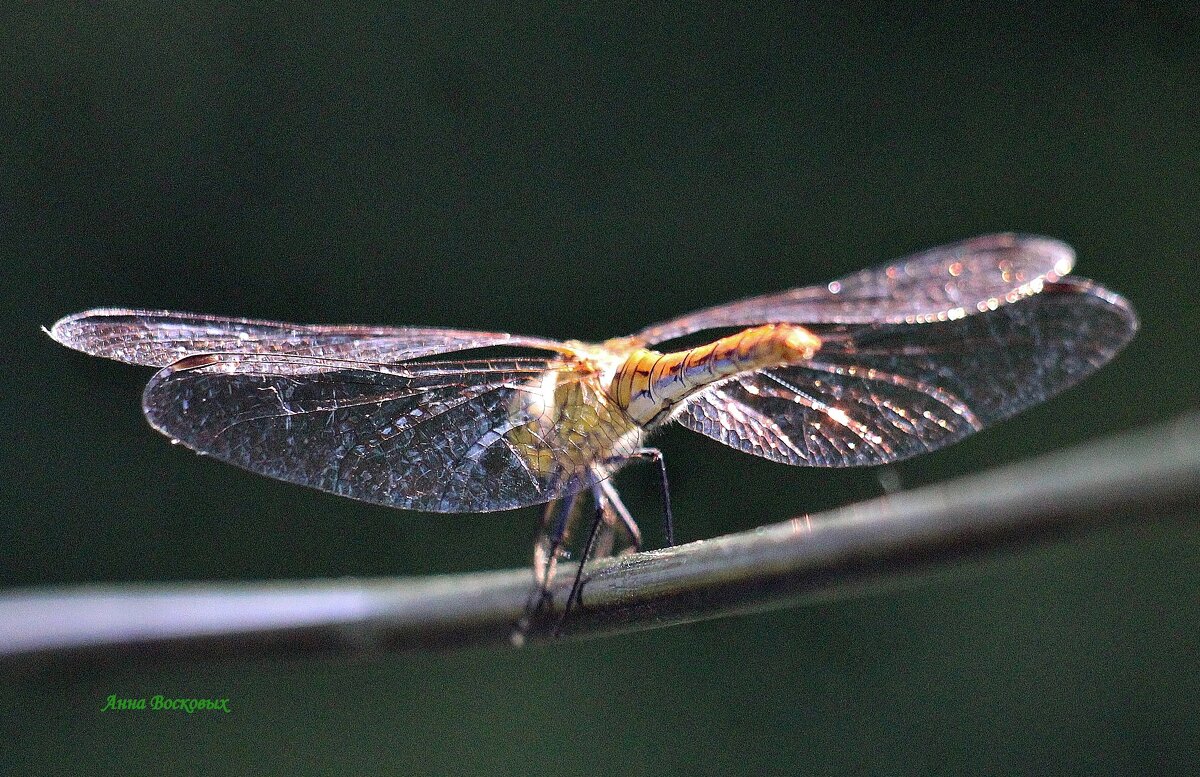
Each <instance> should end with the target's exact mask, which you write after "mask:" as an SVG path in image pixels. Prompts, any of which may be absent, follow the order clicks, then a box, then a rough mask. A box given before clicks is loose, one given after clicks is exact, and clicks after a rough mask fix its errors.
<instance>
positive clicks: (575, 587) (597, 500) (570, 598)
mask: <svg viewBox="0 0 1200 777" xmlns="http://www.w3.org/2000/svg"><path fill="white" fill-rule="evenodd" d="M592 502H593V504H594V505H595V506H596V515H595V517H594V518H592V527H591V529H589V530H588V536H587V542H585V543H584V545H583V551H582V552H581V553H580V554H579V568H578V569H577V570H575V579H574V580H573V581H572V582H571V592H570V593H569V594H567V603H566V604H565V605H563V611H562V615H560V616H558V623H557V624H555V626H554V636H555V637H558V636H559V635H560V634H562V627H563V624H564V623H566V622H567V616H568V615H570V614H571V606H572V605H573V604H575V603H576V602H579V596H580V593H581V591H582V589H583V567H584V565H585V564H587V562H588V558H589V557H591V555H592V549H593V546H594V545H595V544H596V535H597V534H598V532H599V530H600V525H601V524H602V523H604V522H605V518H604V514H605V504H604V497H603V496H602V495H601V494H600V491H599V490H598V489H592Z"/></svg>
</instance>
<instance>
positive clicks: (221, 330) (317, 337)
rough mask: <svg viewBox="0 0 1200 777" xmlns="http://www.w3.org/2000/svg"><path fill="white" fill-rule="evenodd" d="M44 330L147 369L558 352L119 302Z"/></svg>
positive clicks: (486, 335)
mask: <svg viewBox="0 0 1200 777" xmlns="http://www.w3.org/2000/svg"><path fill="white" fill-rule="evenodd" d="M49 334H50V336H51V337H53V338H54V339H55V340H57V341H58V342H60V343H62V344H63V345H66V346H68V347H69V348H74V349H75V350H77V351H83V352H84V353H87V354H90V355H92V356H103V357H105V358H108V359H116V360H117V361H121V362H125V363H127V364H140V365H145V366H150V367H166V366H167V365H169V364H172V363H174V362H176V361H179V360H180V359H183V358H185V357H187V356H192V355H194V354H199V353H241V354H258V353H261V354H291V355H294V356H312V357H320V358H325V359H348V360H354V361H362V362H375V363H381V364H394V363H396V362H401V361H405V360H407V359H415V358H418V357H422V356H432V355H435V354H442V353H450V352H453V351H464V350H468V349H471V348H485V347H489V346H497V345H507V346H525V347H530V348H541V349H551V350H557V348H556V346H557V343H555V342H553V341H550V340H544V339H541V338H536V337H522V336H517V335H509V334H504V333H501V332H475V331H468V330H459V329H437V328H425V327H370V326H356V325H346V326H319V325H307V324H287V323H284V322H281V321H258V320H254V319H248V318H227V317H223V316H204V315H199V314H195V313H172V312H169V311H164V310H124V309H117V308H111V309H105V308H102V309H96V310H89V311H86V312H83V313H76V314H75V315H72V316H67V317H66V318H63V319H60V320H59V321H58V322H57V323H55V324H54V326H53V327H51V328H50V330H49Z"/></svg>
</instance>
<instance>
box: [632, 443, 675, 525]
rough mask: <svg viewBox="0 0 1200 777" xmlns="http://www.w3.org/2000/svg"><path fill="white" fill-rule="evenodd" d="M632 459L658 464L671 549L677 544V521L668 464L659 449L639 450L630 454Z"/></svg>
mask: <svg viewBox="0 0 1200 777" xmlns="http://www.w3.org/2000/svg"><path fill="white" fill-rule="evenodd" d="M630 458H633V459H652V460H654V461H655V462H657V463H658V472H659V477H660V480H659V482H660V483H661V484H662V502H663V534H664V536H665V537H666V544H667V547H668V548H669V547H671V546H672V545H674V544H675V519H674V517H673V516H672V515H671V489H670V488H669V487H668V486H667V462H666V460H665V459H663V455H662V451H660V450H659V449H658V448H638V449H637V450H636V451H634V452H633V453H632V454H630Z"/></svg>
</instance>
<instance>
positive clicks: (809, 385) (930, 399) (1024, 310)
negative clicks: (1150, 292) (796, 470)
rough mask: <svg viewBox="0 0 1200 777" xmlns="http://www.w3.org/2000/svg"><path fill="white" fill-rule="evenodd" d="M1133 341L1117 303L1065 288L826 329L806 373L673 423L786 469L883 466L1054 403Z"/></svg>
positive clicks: (753, 380) (768, 382)
mask: <svg viewBox="0 0 1200 777" xmlns="http://www.w3.org/2000/svg"><path fill="white" fill-rule="evenodd" d="M1136 329H1137V318H1136V316H1135V314H1134V312H1133V309H1132V308H1131V307H1130V305H1129V303H1128V302H1126V301H1125V300H1124V299H1122V298H1121V297H1119V296H1117V295H1116V294H1113V293H1112V292H1109V291H1107V290H1106V289H1104V288H1102V287H1100V286H1098V285H1096V284H1094V283H1092V282H1090V281H1086V280H1083V279H1076V278H1067V279H1064V280H1063V281H1060V282H1057V283H1053V284H1046V285H1045V288H1044V290H1043V291H1042V293H1040V294H1038V295H1036V296H1033V297H1030V298H1029V299H1026V300H1022V301H1020V302H1018V303H1016V304H1013V305H1005V306H1003V307H1001V308H999V309H997V310H995V311H993V312H989V313H986V314H980V315H975V316H967V317H966V318H962V319H958V320H953V321H943V322H935V323H932V324H923V325H903V324H900V325H882V326H866V325H849V326H840V327H833V328H830V329H829V330H828V331H826V332H821V335H822V337H824V338H826V340H825V344H824V345H823V346H822V348H821V350H820V351H819V352H818V353H817V354H816V356H815V357H814V359H813V361H812V362H811V363H809V364H806V365H804V366H789V367H781V368H775V369H770V370H762V371H760V372H756V373H751V374H749V375H744V376H741V377H738V378H734V379H733V380H731V381H729V382H726V383H723V384H720V385H718V386H716V387H714V388H713V389H710V390H709V391H708V392H706V393H704V394H702V395H700V396H699V397H697V398H696V399H695V400H693V401H692V402H691V403H690V404H688V405H687V406H686V407H685V409H684V411H683V412H682V414H681V415H680V416H679V417H678V420H679V422H680V423H682V424H683V425H684V426H686V427H688V428H690V429H694V430H695V431H697V432H700V433H701V434H705V435H708V436H709V437H712V438H713V439H715V440H718V441H720V442H723V443H725V444H726V445H729V446H732V447H734V448H737V449H739V450H742V451H745V452H747V453H753V454H756V455H758V456H762V457H764V458H768V459H772V460H774V461H780V462H784V463H787V464H797V465H804V466H816V467H846V466H858V465H867V464H883V463H886V462H890V461H896V460H899V459H904V458H908V457H910V456H915V455H917V454H919V453H925V452H927V451H931V450H934V449H936V448H940V447H942V446H944V445H948V444H950V443H952V442H955V441H956V440H959V439H961V438H963V437H965V436H966V435H968V434H971V433H973V432H977V431H979V430H980V429H982V428H984V427H985V426H987V425H989V424H992V423H995V422H997V421H999V420H1001V419H1004V418H1008V417H1009V416H1011V415H1013V414H1015V413H1017V412H1019V411H1020V410H1022V409H1024V408H1026V407H1029V406H1030V405H1034V404H1037V403H1039V402H1042V401H1043V400H1045V399H1047V398H1049V397H1051V396H1053V395H1054V394H1057V393H1058V392H1060V391H1062V390H1063V389H1065V388H1067V387H1069V386H1071V385H1073V384H1075V383H1076V382H1078V381H1079V380H1081V379H1083V378H1084V377H1086V376H1087V375H1089V374H1091V373H1092V372H1093V371H1095V370H1097V369H1098V368H1099V367H1101V366H1102V365H1103V364H1105V363H1106V362H1108V361H1109V360H1110V359H1112V357H1113V356H1114V355H1115V354H1116V353H1117V352H1118V351H1120V350H1121V348H1122V347H1123V346H1124V345H1125V344H1126V343H1128V342H1129V340H1130V339H1131V338H1132V337H1133V334H1134V332H1135V331H1136ZM818 331H820V330H818Z"/></svg>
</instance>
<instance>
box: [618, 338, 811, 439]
mask: <svg viewBox="0 0 1200 777" xmlns="http://www.w3.org/2000/svg"><path fill="white" fill-rule="evenodd" d="M820 347H821V340H820V338H818V337H817V336H816V335H814V334H813V333H812V332H810V331H808V330H807V329H805V328H804V327H802V326H797V325H795V324H764V325H763V326H756V327H753V328H751V329H745V330H743V331H741V332H738V333H737V334H733V335H730V336H729V337H722V338H721V339H720V340H715V341H713V342H711V343H708V344H707V345H701V346H699V347H697V348H691V349H688V350H686V351H674V352H672V353H662V352H660V351H652V350H649V349H646V348H639V349H637V350H635V351H633V352H632V353H630V354H629V356H628V357H627V358H626V359H625V361H624V363H623V364H621V366H620V367H619V368H618V369H617V371H616V373H615V374H614V375H613V378H612V384H611V387H610V392H611V396H612V397H613V399H614V400H615V401H616V403H617V404H618V405H619V406H621V407H622V408H624V410H625V412H626V413H627V414H628V415H629V417H630V419H632V420H633V422H634V423H636V424H637V425H639V426H641V427H643V428H646V427H649V426H652V425H654V424H655V423H657V422H659V421H661V420H663V419H665V418H666V417H667V416H668V415H669V414H670V412H671V410H672V409H673V408H674V407H675V406H676V405H678V404H679V403H680V402H682V401H683V400H684V399H686V398H687V397H688V396H690V395H692V394H694V393H695V392H697V391H699V390H701V389H703V388H704V387H705V386H708V385H710V384H712V383H715V382H717V381H719V380H723V379H725V378H728V377H730V376H733V375H737V374H738V373H741V372H752V371H754V370H758V369H764V368H766V367H778V366H781V365H785V364H799V363H802V362H804V361H807V360H809V359H811V358H812V356H813V354H814V353H816V351H817V349H818V348H820Z"/></svg>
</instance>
